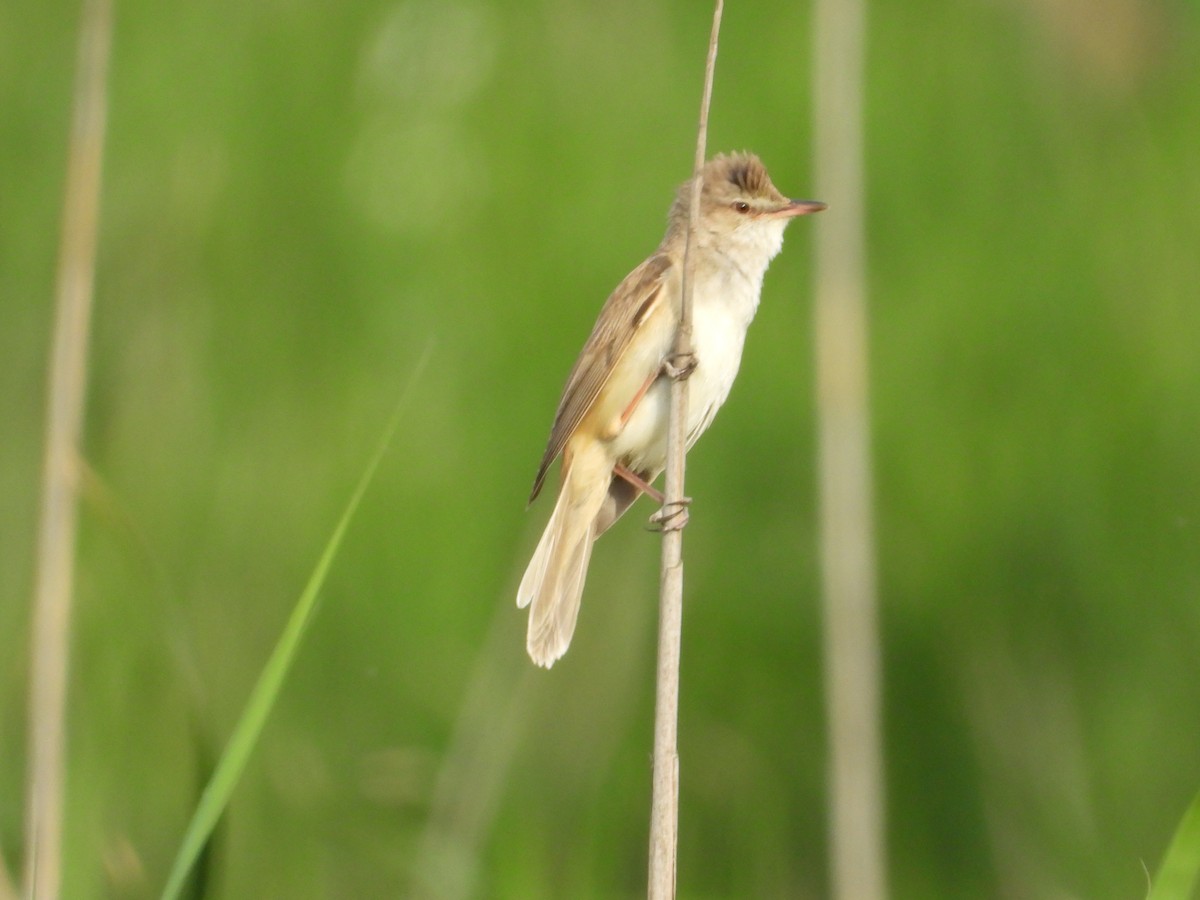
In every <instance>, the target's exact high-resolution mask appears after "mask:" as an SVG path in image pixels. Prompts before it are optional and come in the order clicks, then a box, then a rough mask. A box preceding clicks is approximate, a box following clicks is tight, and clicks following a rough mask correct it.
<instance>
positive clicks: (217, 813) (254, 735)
mask: <svg viewBox="0 0 1200 900" xmlns="http://www.w3.org/2000/svg"><path fill="white" fill-rule="evenodd" d="M430 349H431V347H426V349H425V352H424V353H423V354H422V355H421V359H420V360H419V361H418V363H417V366H416V368H415V369H414V371H413V374H412V377H411V378H410V379H409V382H408V385H407V386H406V387H405V389H404V393H403V395H402V396H401V398H400V401H399V402H398V403H397V404H396V411H395V412H394V413H392V418H391V420H390V421H389V422H388V425H387V428H386V429H385V430H384V433H383V437H382V438H381V439H380V441H379V446H378V447H377V448H376V449H375V453H374V455H373V456H372V457H371V460H370V462H369V463H367V467H366V469H365V470H364V472H363V474H362V477H361V478H360V479H359V482H358V486H357V487H355V489H354V493H353V494H352V495H351V497H350V501H349V502H348V503H347V504H346V509H345V511H344V512H343V513H342V517H341V519H339V520H338V523H337V526H336V527H335V528H334V530H333V534H331V535H330V537H329V541H328V542H327V543H326V545H325V549H324V551H323V552H322V553H321V557H320V559H319V560H318V561H317V565H316V568H314V569H313V573H312V575H311V576H310V577H309V579H308V584H306V585H305V587H304V591H303V593H302V594H301V595H300V599H299V600H297V601H296V606H295V608H294V609H293V610H292V614H291V616H290V617H289V618H288V621H287V625H286V626H285V627H284V629H283V634H281V635H280V637H279V641H278V642H277V643H276V644H275V649H274V650H273V651H272V653H271V657H270V659H268V660H267V664H266V666H265V667H264V668H263V671H262V674H261V675H259V677H258V682H257V683H256V684H255V685H254V690H253V691H252V692H251V694H250V699H249V700H248V701H247V702H246V708H245V709H244V710H243V711H242V715H241V718H239V719H238V723H237V725H236V727H235V728H234V729H233V734H232V735H231V736H230V738H229V743H228V744H227V745H226V747H225V752H224V753H222V754H221V759H220V761H219V762H218V763H217V768H216V770H215V771H214V772H213V774H212V778H210V779H209V782H208V785H207V786H206V787H205V789H204V793H203V794H202V795H201V796H200V802H199V803H198V804H197V806H196V811H195V812H194V813H193V814H192V820H191V822H190V823H188V827H187V831H186V832H185V833H184V836H183V843H182V844H181V845H180V847H179V852H178V854H177V855H176V857H175V862H174V863H173V864H172V866H171V873H170V875H169V877H168V878H167V885H166V887H165V888H164V889H163V893H162V896H163V900H175V898H177V897H178V896H179V892H180V891H181V890H182V888H183V884H184V880H185V879H186V878H187V874H188V872H189V871H190V869H191V867H192V865H193V864H194V863H195V862H196V858H197V856H199V854H200V851H201V850H202V849H203V847H204V844H205V842H206V841H208V839H209V836H210V835H211V834H212V831H213V828H214V827H215V826H216V824H217V820H218V819H220V817H221V813H222V812H223V811H224V810H225V806H226V805H227V804H228V802H229V797H230V795H232V793H233V789H234V787H235V786H236V785H237V782H238V780H239V779H240V778H241V775H242V771H243V770H244V769H245V768H246V761H247V760H248V759H249V758H250V754H251V752H252V751H253V750H254V746H255V744H256V743H257V742H258V737H259V735H260V734H261V733H262V728H263V724H264V723H265V722H266V720H267V716H268V715H270V713H271V709H272V707H274V705H275V701H276V699H277V698H278V697H279V690H280V688H281V687H282V686H283V679H284V677H285V676H286V675H287V671H288V668H289V667H290V666H291V663H292V659H293V658H294V657H295V655H296V650H297V649H298V648H299V646H300V641H301V640H302V639H303V637H304V632H305V629H306V628H307V627H308V623H309V622H310V621H311V620H312V616H313V613H314V612H315V611H316V608H317V597H318V594H319V592H320V590H321V585H322V584H324V582H325V576H326V575H327V574H328V573H329V569H330V566H331V565H332V564H333V560H334V557H335V556H337V552H338V548H339V547H340V546H341V543H342V538H343V537H344V536H345V534H346V529H347V528H348V527H349V525H350V521H351V519H353V518H354V513H355V511H356V510H357V509H358V504H359V501H361V500H362V497H363V494H365V493H366V490H367V486H368V485H369V484H370V483H371V479H372V478H373V477H374V475H375V471H376V469H378V468H379V463H380V460H382V459H383V455H384V453H385V452H386V451H387V448H388V446H389V445H390V444H391V441H392V437H393V436H394V435H395V433H396V428H397V427H398V426H399V424H400V418H401V413H402V412H403V411H404V408H405V407H406V406H407V405H408V399H409V397H410V395H411V394H412V389H413V385H414V384H416V382H417V380H418V379H419V377H420V374H421V372H422V371H423V370H424V368H425V365H426V363H427V362H428V361H429V355H430Z"/></svg>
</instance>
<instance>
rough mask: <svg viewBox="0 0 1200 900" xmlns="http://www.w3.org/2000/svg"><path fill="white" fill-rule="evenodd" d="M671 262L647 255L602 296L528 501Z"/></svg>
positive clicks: (628, 338) (661, 284)
mask: <svg viewBox="0 0 1200 900" xmlns="http://www.w3.org/2000/svg"><path fill="white" fill-rule="evenodd" d="M671 265H672V263H671V260H670V258H669V257H668V256H666V255H665V254H661V253H659V254H656V255H654V256H651V257H650V258H649V259H647V260H646V261H645V262H644V263H642V264H641V265H640V266H638V267H637V268H636V269H634V270H633V271H632V272H630V273H629V274H628V275H627V276H625V280H624V281H622V282H621V283H620V284H619V285H617V289H616V290H615V291H613V292H612V294H610V295H609V298H608V300H607V301H605V303H604V308H603V309H601V310H600V316H599V318H597V319H596V324H595V326H594V327H593V328H592V333H591V335H590V336H589V337H588V339H587V343H585V344H584V345H583V350H582V351H581V352H580V354H579V359H578V360H576V361H575V366H574V368H572V369H571V374H570V375H569V376H567V384H566V387H564V388H563V394H562V399H561V400H559V402H558V411H557V412H556V413H555V414H554V425H553V427H552V428H551V429H550V440H549V441H548V442H547V443H546V452H545V453H544V454H542V464H541V465H540V466H539V467H538V472H537V477H536V478H535V479H534V481H533V491H532V493H530V495H529V502H530V503H532V502H533V501H534V500H535V499H536V498H537V495H538V493H539V492H540V491H541V489H542V482H543V481H545V480H546V472H547V471H549V469H550V466H551V464H552V463H553V462H554V460H555V458H556V457H557V456H558V455H559V454H560V453H562V451H563V447H565V446H566V444H567V440H568V439H569V438H570V437H571V435H572V434H573V433H574V431H575V429H576V428H577V427H579V423H580V422H581V421H582V420H583V417H584V416H585V415H586V414H587V411H588V410H589V409H591V407H592V404H593V403H594V402H595V400H596V397H597V396H598V395H599V393H600V389H601V388H602V387H604V384H605V382H607V381H608V379H609V376H610V375H612V372H613V369H614V368H615V367H616V365H617V362H618V361H619V360H620V359H621V357H622V355H624V353H625V351H626V350H627V349H628V347H629V342H630V341H631V340H632V339H633V335H634V334H635V333H636V332H637V329H638V326H639V325H641V324H642V322H643V321H644V319H645V318H646V315H647V312H648V311H649V309H650V308H651V306H653V303H654V299H655V297H656V295H658V293H659V292H660V291H661V290H662V289H663V287H664V286H665V285H666V283H667V280H668V274H669V272H670V270H671Z"/></svg>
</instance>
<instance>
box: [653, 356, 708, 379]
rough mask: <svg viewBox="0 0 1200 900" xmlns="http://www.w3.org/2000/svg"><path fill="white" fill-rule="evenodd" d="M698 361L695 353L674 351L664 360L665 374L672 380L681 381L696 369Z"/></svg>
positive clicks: (663, 368)
mask: <svg viewBox="0 0 1200 900" xmlns="http://www.w3.org/2000/svg"><path fill="white" fill-rule="evenodd" d="M698 362H699V360H697V359H696V354H695V353H672V354H671V355H670V356H668V357H667V358H666V359H664V360H663V364H662V370H663V374H664V375H666V376H667V377H668V378H670V379H671V380H672V381H680V380H682V379H684V378H687V377H688V376H689V375H691V374H692V372H694V371H696V365H697V363H698Z"/></svg>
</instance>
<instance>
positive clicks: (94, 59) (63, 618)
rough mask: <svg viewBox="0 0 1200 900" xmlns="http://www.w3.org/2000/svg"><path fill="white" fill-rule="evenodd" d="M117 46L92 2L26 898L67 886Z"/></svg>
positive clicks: (44, 569)
mask: <svg viewBox="0 0 1200 900" xmlns="http://www.w3.org/2000/svg"><path fill="white" fill-rule="evenodd" d="M111 43H112V8H111V4H110V0H86V2H85V3H84V7H83V12H82V18H81V27H80V36H79V56H78V61H77V64H78V68H77V71H76V76H75V86H74V94H73V109H72V119H71V134H70V139H69V140H70V143H69V146H68V156H67V180H66V192H65V198H64V202H63V224H62V235H61V243H60V246H59V259H58V274H57V288H56V300H55V323H54V338H53V347H52V350H51V358H50V367H49V377H48V388H47V397H46V450H45V456H44V459H43V476H42V497H41V507H40V512H39V519H40V521H39V524H38V535H37V561H36V567H35V572H34V598H33V624H32V636H31V647H30V656H31V663H30V696H29V737H28V747H29V751H28V753H29V756H28V763H27V765H28V782H29V784H28V788H27V798H26V809H25V872H24V890H25V895H26V896H27V897H30V898H34V900H41V898H46V900H50V898H56V897H58V896H59V894H60V893H61V891H62V830H63V827H62V819H63V798H64V795H65V790H64V781H65V777H66V705H67V673H68V666H67V663H68V658H69V650H70V620H71V591H72V584H73V579H74V559H75V536H76V525H77V517H78V506H77V482H78V478H77V474H78V454H79V444H80V437H81V435H82V431H83V409H84V395H85V391H86V386H87V348H88V333H89V323H90V320H91V310H92V298H93V281H94V277H95V267H96V232H97V223H98V221H99V215H100V175H101V164H102V160H103V150H104V129H105V119H106V115H107V96H106V88H105V83H106V77H107V72H108V58H109V50H110V47H111Z"/></svg>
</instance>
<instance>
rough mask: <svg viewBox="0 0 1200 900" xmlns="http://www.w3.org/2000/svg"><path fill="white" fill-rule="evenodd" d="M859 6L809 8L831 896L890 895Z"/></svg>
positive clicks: (826, 2)
mask: <svg viewBox="0 0 1200 900" xmlns="http://www.w3.org/2000/svg"><path fill="white" fill-rule="evenodd" d="M865 20H866V2H865V0H817V3H816V22H815V27H814V29H813V46H814V52H813V66H814V73H813V75H814V77H813V80H814V88H815V102H814V116H815V122H814V131H815V170H816V182H817V185H818V190H819V192H820V194H821V196H822V197H824V198H825V199H827V200H828V201H829V211H828V212H826V213H825V214H824V215H823V216H821V218H820V221H818V222H817V223H816V248H815V262H816V271H815V275H814V278H815V292H814V293H815V296H814V329H813V330H814V334H815V342H816V347H815V357H816V393H817V397H816V411H817V469H818V474H817V478H818V503H819V506H820V511H819V518H820V523H819V531H820V538H819V542H820V563H821V579H822V606H823V610H824V612H823V632H824V637H823V642H824V656H825V706H826V720H827V722H828V726H827V727H828V741H829V763H828V765H829V776H828V777H829V832H830V840H829V847H830V868H831V884H832V891H831V896H832V897H834V898H839V900H883V898H885V897H886V896H887V872H886V858H885V857H886V854H885V848H884V809H885V804H884V786H883V751H882V728H881V724H880V719H881V701H880V649H879V626H878V624H877V618H878V613H877V600H876V578H875V542H874V523H873V513H872V502H873V500H872V496H873V488H872V479H871V451H870V419H869V411H868V399H867V385H868V366H867V310H866V293H867V288H866V276H865V271H866V238H865V220H864V215H863V211H864V206H865V201H864V163H863V134H862V131H863V124H862V123H863V85H862V82H863V71H864V55H865V51H864V43H865Z"/></svg>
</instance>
